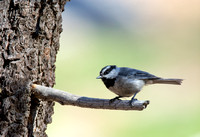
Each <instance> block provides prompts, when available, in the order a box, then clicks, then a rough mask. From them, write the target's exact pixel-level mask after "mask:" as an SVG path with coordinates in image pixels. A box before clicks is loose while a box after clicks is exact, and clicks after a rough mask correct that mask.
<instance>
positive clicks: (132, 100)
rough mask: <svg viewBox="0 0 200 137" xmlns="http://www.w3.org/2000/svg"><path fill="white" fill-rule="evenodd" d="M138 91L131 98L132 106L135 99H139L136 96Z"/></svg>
mask: <svg viewBox="0 0 200 137" xmlns="http://www.w3.org/2000/svg"><path fill="white" fill-rule="evenodd" d="M138 92H139V91H138ZM138 92H136V93H135V94H134V95H133V97H132V98H131V100H130V105H131V106H132V104H133V102H134V101H135V100H137V99H136V98H135V96H136V94H137V93H138Z"/></svg>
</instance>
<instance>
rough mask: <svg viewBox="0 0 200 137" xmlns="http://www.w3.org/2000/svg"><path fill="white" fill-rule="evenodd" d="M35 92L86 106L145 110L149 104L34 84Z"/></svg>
mask: <svg viewBox="0 0 200 137" xmlns="http://www.w3.org/2000/svg"><path fill="white" fill-rule="evenodd" d="M32 89H33V94H34V95H35V96H36V97H38V98H40V99H43V100H46V101H56V102H59V103H60V104H62V105H73V106H78V107H85V108H96V109H113V110H143V109H145V108H146V107H147V105H148V104H149V101H139V100H135V101H134V102H133V105H132V106H131V105H130V101H129V100H116V101H115V102H113V103H111V104H110V103H109V99H99V98H89V97H82V96H78V95H73V94H71V93H68V92H66V91H61V90H57V89H53V88H49V87H45V86H41V85H36V84H32Z"/></svg>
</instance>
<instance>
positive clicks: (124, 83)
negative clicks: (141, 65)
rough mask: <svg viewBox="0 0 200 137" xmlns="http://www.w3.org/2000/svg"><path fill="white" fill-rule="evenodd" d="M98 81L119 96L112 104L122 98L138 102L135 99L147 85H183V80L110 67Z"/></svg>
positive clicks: (105, 69) (103, 69)
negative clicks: (129, 98)
mask: <svg viewBox="0 0 200 137" xmlns="http://www.w3.org/2000/svg"><path fill="white" fill-rule="evenodd" d="M97 79H101V80H102V81H103V82H104V84H105V86H106V87H107V88H108V89H109V90H111V91H112V92H114V93H115V94H117V95H118V96H117V97H115V98H113V99H111V100H110V103H112V102H114V101H115V100H116V99H119V98H121V97H131V96H133V97H132V99H131V101H130V104H131V105H132V103H133V101H134V100H136V99H134V97H135V96H136V94H137V93H138V92H140V90H141V89H142V87H143V86H144V85H147V84H175V85H181V82H182V81H183V79H165V78H161V77H157V76H154V75H152V74H150V73H148V72H145V71H141V70H137V69H132V68H126V67H117V66H115V65H108V66H105V67H104V68H102V70H101V71H100V75H99V76H98V77H97Z"/></svg>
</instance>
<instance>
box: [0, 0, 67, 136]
mask: <svg viewBox="0 0 200 137" xmlns="http://www.w3.org/2000/svg"><path fill="white" fill-rule="evenodd" d="M65 3H66V0H59V1H55V0H33V1H16V0H4V1H0V136H1V137H5V136H6V137H9V136H10V137H27V136H29V137H30V136H35V137H36V136H37V137H38V136H40V137H45V136H47V135H46V133H45V130H46V127H47V124H48V123H51V115H52V114H53V105H54V103H53V102H52V101H41V100H39V99H37V98H36V97H35V96H34V95H33V94H31V89H30V88H27V86H26V85H27V84H26V83H27V82H28V81H32V82H34V83H38V84H40V85H45V86H48V87H53V85H54V84H55V61H56V54H57V51H58V49H59V37H60V33H61V32H62V25H61V22H62V17H61V13H62V11H63V10H64V5H65Z"/></svg>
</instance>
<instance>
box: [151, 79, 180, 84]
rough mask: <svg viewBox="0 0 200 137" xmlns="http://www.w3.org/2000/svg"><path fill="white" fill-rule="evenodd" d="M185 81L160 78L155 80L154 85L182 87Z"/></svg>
mask: <svg viewBox="0 0 200 137" xmlns="http://www.w3.org/2000/svg"><path fill="white" fill-rule="evenodd" d="M182 81H183V79H171V78H170V79H165V78H160V79H155V80H153V83H154V84H175V85H181V83H182Z"/></svg>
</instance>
